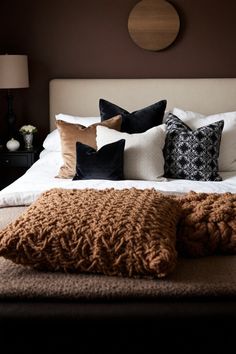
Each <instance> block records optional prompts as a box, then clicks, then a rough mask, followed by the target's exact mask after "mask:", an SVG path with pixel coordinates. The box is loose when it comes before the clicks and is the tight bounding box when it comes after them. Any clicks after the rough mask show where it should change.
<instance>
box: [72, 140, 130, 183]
mask: <svg viewBox="0 0 236 354" xmlns="http://www.w3.org/2000/svg"><path fill="white" fill-rule="evenodd" d="M124 147H125V139H121V140H118V141H116V142H114V143H111V144H107V145H104V146H103V147H102V148H101V149H99V150H98V151H96V150H95V149H93V148H92V147H90V146H88V145H85V144H82V143H80V142H77V143H76V174H75V176H74V178H73V180H78V179H110V180H120V179H124V175H123V165H124V163H123V156H124Z"/></svg>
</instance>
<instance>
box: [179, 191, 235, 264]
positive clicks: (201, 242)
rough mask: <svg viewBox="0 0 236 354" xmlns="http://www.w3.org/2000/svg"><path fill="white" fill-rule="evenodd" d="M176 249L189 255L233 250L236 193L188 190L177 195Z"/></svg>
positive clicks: (204, 254) (228, 252)
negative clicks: (183, 193) (179, 213)
mask: <svg viewBox="0 0 236 354" xmlns="http://www.w3.org/2000/svg"><path fill="white" fill-rule="evenodd" d="M177 199H178V200H179V201H180V203H181V210H182V211H181V219H180V222H179V225H178V231H177V249H178V251H179V253H180V254H182V255H184V256H188V257H200V256H207V255H213V254H235V253H236V194H231V193H225V194H207V193H194V192H191V193H188V194H187V195H186V196H183V197H178V198H177Z"/></svg>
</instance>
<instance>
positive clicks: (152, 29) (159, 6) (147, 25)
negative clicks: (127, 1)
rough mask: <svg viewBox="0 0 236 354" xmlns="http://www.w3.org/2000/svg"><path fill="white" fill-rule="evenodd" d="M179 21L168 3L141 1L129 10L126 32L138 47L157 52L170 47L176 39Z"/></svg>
mask: <svg viewBox="0 0 236 354" xmlns="http://www.w3.org/2000/svg"><path fill="white" fill-rule="evenodd" d="M179 28H180V19H179V15H178V13H177V11H176V9H175V8H174V7H173V5H171V4H170V3H169V2H168V1H164V0H142V1H140V2H138V3H137V4H136V5H135V6H134V8H133V9H132V10H131V12H130V15H129V19H128V30H129V34H130V36H131V38H132V40H133V41H134V42H135V44H137V45H138V46H139V47H141V48H143V49H146V50H152V51H158V50H161V49H164V48H167V47H168V46H170V44H171V43H173V42H174V40H175V39H176V37H177V35H178V32H179Z"/></svg>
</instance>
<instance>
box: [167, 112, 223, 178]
mask: <svg viewBox="0 0 236 354" xmlns="http://www.w3.org/2000/svg"><path fill="white" fill-rule="evenodd" d="M166 126H167V131H166V140H165V147H164V158H165V167H164V168H165V176H166V177H169V178H181V179H189V180H196V181H221V180H222V178H221V177H220V175H219V174H218V157H219V152H220V141H221V134H222V130H223V127H224V121H218V122H216V123H213V124H210V125H207V126H204V127H201V128H199V129H197V130H194V131H193V130H192V129H190V128H189V127H188V126H187V125H186V124H185V123H183V122H182V121H181V120H180V119H179V118H178V117H176V116H175V115H173V114H172V113H169V115H168V117H167V119H166Z"/></svg>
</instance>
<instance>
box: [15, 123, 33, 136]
mask: <svg viewBox="0 0 236 354" xmlns="http://www.w3.org/2000/svg"><path fill="white" fill-rule="evenodd" d="M19 131H20V133H22V134H29V133H36V132H37V128H36V127H34V126H33V125H30V124H29V125H23V126H22V127H21V128H20V130H19Z"/></svg>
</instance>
